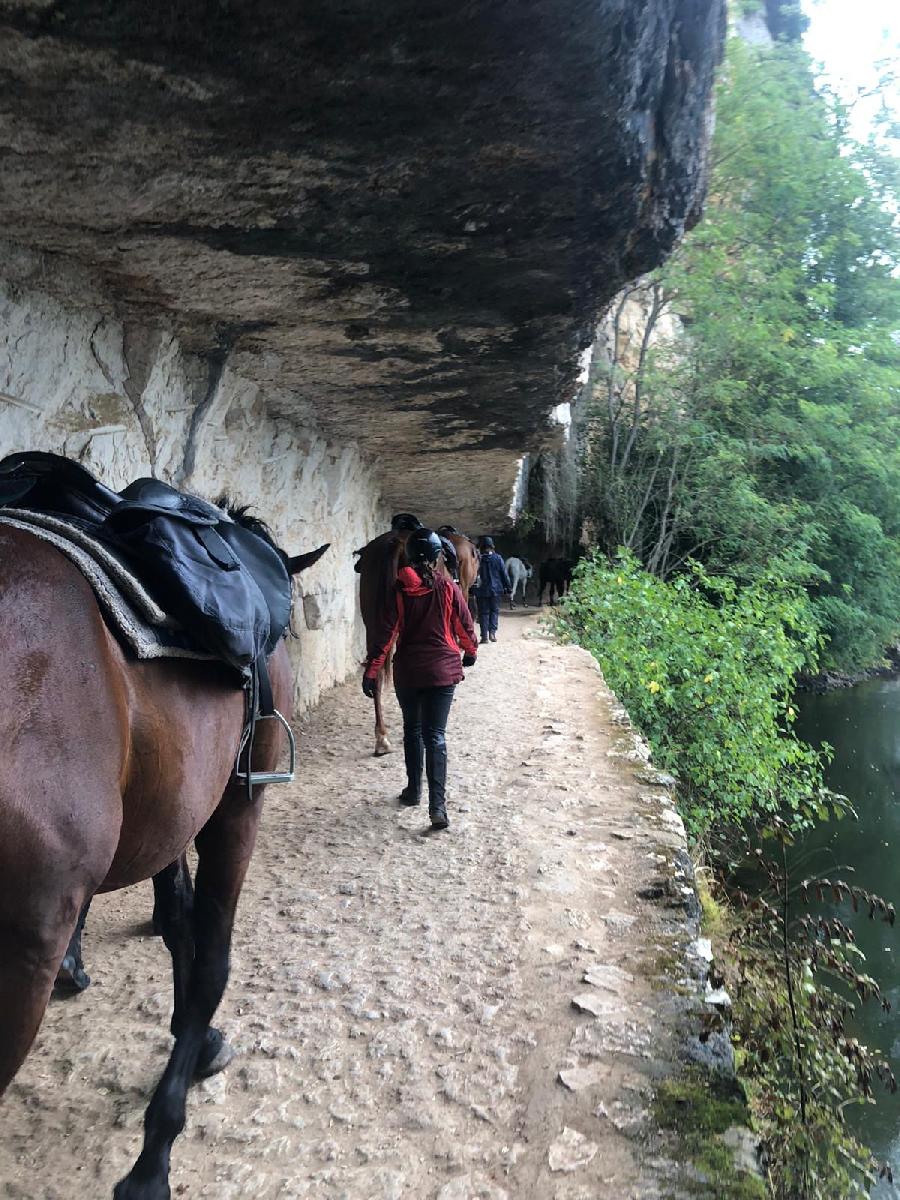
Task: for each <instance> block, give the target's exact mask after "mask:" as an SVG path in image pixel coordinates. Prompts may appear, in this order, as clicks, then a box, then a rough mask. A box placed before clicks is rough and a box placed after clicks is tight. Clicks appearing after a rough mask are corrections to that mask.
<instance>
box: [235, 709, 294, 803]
mask: <svg viewBox="0 0 900 1200" xmlns="http://www.w3.org/2000/svg"><path fill="white" fill-rule="evenodd" d="M260 721H280V722H281V725H282V728H283V729H284V732H285V733H286V734H287V736H288V749H289V752H290V761H289V764H288V769H287V770H286V771H254V770H253V769H252V768H253V764H252V763H250V762H248V763H247V767H248V770H247V771H242V770H241V769H240V762H241V755H242V754H243V753H244V749H245V747H246V746H247V743H248V741H249V740H250V730H249V728H247V729H245V730H244V733H243V736H242V737H241V744H240V746H239V747H238V752H237V762H236V763H235V768H234V773H235V775H236V776H237V778H238V779H239V780H240V781H241V783H245V784H246V785H247V787H248V788H252V787H256V786H257V785H260V786H261V785H262V784H264V783H293V782H294V764H295V762H296V759H297V743H296V740H295V739H294V731H293V729H291V727H290V725H289V724H288V722H287V721H286V720H285V718H284V717H283V716H282V715H281V713H280V712H279V711H278V709H277V708H276V709H275V710H274V711H273V712H271V713H269V714H268V715H266V716H264V717H261V716H260V717H257V718H256V723H259V722H260Z"/></svg>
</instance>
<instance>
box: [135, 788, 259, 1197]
mask: <svg viewBox="0 0 900 1200" xmlns="http://www.w3.org/2000/svg"><path fill="white" fill-rule="evenodd" d="M261 791H262V789H261V788H258V789H256V793H257V794H256V796H255V797H254V801H253V803H252V804H250V803H248V802H247V799H246V795H245V793H244V791H243V789H238V788H236V787H234V786H232V787H230V788H229V790H228V792H227V793H226V796H225V798H224V799H223V801H222V803H221V804H220V806H219V808H218V809H217V810H216V812H215V813H214V814H213V816H212V817H211V818H210V820H209V821H208V822H207V824H206V826H205V827H204V828H203V830H202V831H201V832H200V834H199V836H198V837H197V851H198V853H199V857H200V862H199V866H198V868H197V881H196V885H195V889H194V920H193V925H194V960H193V964H192V967H191V972H190V981H189V983H188V986H187V990H186V995H185V997H184V1001H183V1004H182V1007H181V1011H180V1013H179V1020H178V1031H177V1033H176V1035H175V1046H174V1048H173V1050H172V1054H171V1056H170V1058H169V1062H168V1065H167V1066H166V1069H165V1071H164V1072H163V1077H162V1079H161V1080H160V1082H159V1084H158V1085H157V1088H156V1091H155V1092H154V1093H153V1098H152V1099H151V1101H150V1104H149V1106H148V1108H147V1114H146V1116H145V1117H144V1146H143V1149H142V1150H141V1153H140V1155H139V1156H138V1159H137V1162H136V1163H135V1164H134V1166H133V1167H132V1169H131V1171H130V1172H129V1174H128V1175H127V1176H126V1177H125V1178H124V1179H123V1180H122V1181H121V1182H120V1183H119V1184H118V1185H117V1186H116V1189H115V1192H114V1193H113V1194H114V1197H115V1200H170V1197H171V1192H170V1190H169V1163H170V1158H171V1153H172V1144H173V1142H174V1141H175V1139H176V1138H177V1137H178V1135H179V1133H181V1131H182V1129H183V1128H184V1122H185V1109H186V1101H187V1091H188V1088H189V1086H190V1084H191V1080H192V1079H193V1078H194V1077H195V1075H196V1074H197V1069H198V1065H199V1064H200V1062H201V1058H202V1055H203V1051H204V1046H205V1045H206V1043H207V1036H208V1033H209V1028H210V1021H211V1020H212V1017H213V1014H214V1013H215V1011H216V1009H217V1008H218V1006H219V1001H220V1000H221V999H222V993H223V992H224V991H225V985H226V983H227V982H228V962H229V955H230V951H231V931H232V928H233V926H234V914H235V909H236V908H237V901H238V896H239V895H240V891H241V885H242V884H243V882H244V876H245V874H246V872H247V866H248V864H249V862H250V856H251V854H252V853H253V846H254V843H255V841H256V830H257V827H258V824H259V811H260V807H261V803H262V797H261V795H260V793H261Z"/></svg>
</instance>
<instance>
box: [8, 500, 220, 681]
mask: <svg viewBox="0 0 900 1200" xmlns="http://www.w3.org/2000/svg"><path fill="white" fill-rule="evenodd" d="M0 525H10V526H12V527H13V528H14V529H24V530H25V531H27V532H28V533H30V534H33V535H34V537H37V538H40V539H41V541H44V542H48V543H49V544H50V545H51V546H54V547H55V548H56V549H57V550H59V551H60V552H61V553H62V554H64V555H65V556H66V558H68V559H69V560H70V561H71V562H72V563H74V564H75V566H76V567H77V568H78V569H79V571H80V572H81V573H82V575H83V576H84V577H85V579H86V580H87V581H88V583H89V584H90V585H91V588H92V589H93V592H94V595H95V596H96V597H97V601H98V603H99V604H100V606H101V608H102V609H103V612H104V614H105V615H106V617H107V618H108V623H109V624H110V625H111V627H112V630H113V632H114V633H115V634H116V635H117V636H118V638H119V640H120V641H121V642H122V643H123V644H124V645H125V646H126V648H128V649H130V650H132V651H133V652H134V654H135V655H136V656H137V657H138V658H194V659H201V660H203V661H207V662H210V661H214V658H215V656H214V655H212V654H207V653H204V652H203V651H201V650H196V649H194V648H193V647H192V646H190V645H189V644H188V640H187V637H186V635H185V634H184V632H183V630H182V628H181V626H180V625H179V624H178V622H177V621H176V620H175V619H174V618H173V617H170V616H168V615H167V614H166V613H165V612H163V610H162V609H161V608H160V607H159V605H158V604H157V603H156V601H155V600H154V599H153V598H152V596H150V595H149V594H148V593H147V591H146V589H145V588H144V587H143V586H142V584H141V583H140V581H139V580H138V579H137V578H136V577H135V576H134V574H133V573H132V572H131V571H130V570H129V568H128V567H127V566H125V564H124V563H122V562H121V561H120V560H119V559H118V558H116V556H115V555H114V554H112V553H111V552H110V550H109V549H108V548H107V547H106V546H104V545H102V544H101V543H99V542H97V541H95V540H94V539H93V538H92V537H91V536H90V534H88V533H86V532H85V531H84V530H83V529H81V528H80V527H78V526H76V525H70V524H69V522H68V521H64V520H61V519H60V518H59V517H54V516H50V515H49V514H47V513H37V512H31V511H30V510H28V509H21V508H3V509H0Z"/></svg>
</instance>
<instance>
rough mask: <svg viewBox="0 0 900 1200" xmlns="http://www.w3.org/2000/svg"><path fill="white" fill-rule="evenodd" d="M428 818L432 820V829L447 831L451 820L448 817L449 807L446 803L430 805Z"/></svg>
mask: <svg viewBox="0 0 900 1200" xmlns="http://www.w3.org/2000/svg"><path fill="white" fill-rule="evenodd" d="M428 816H429V818H430V819H431V828H432V829H446V828H447V826H448V825H449V824H450V818H449V817H448V816H447V805H446V804H444V803H441V804H435V805H432V804H429V805H428Z"/></svg>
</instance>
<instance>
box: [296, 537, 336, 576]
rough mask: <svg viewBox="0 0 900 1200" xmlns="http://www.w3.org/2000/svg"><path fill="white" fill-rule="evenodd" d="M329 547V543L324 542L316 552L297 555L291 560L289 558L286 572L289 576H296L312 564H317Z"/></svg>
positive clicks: (311, 551)
mask: <svg viewBox="0 0 900 1200" xmlns="http://www.w3.org/2000/svg"><path fill="white" fill-rule="evenodd" d="M330 545H331V542H326V543H325V545H324V546H320V547H319V548H318V550H310V552H309V554H297V555H295V556H294V557H293V558H289V559H288V571H289V572H290V574H291V575H296V574H298V573H299V572H300V571H305V570H306V568H307V567H311V566H312V565H313V563H316V562H318V561H319V559H320V558H321V557H322V555H323V554H324V553H325V551H326V550H327V549H328V547H329V546H330Z"/></svg>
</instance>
